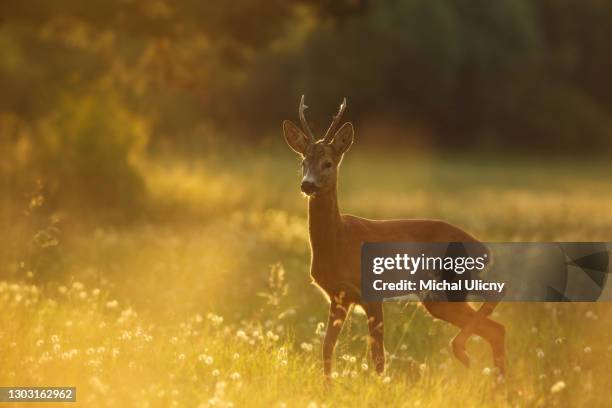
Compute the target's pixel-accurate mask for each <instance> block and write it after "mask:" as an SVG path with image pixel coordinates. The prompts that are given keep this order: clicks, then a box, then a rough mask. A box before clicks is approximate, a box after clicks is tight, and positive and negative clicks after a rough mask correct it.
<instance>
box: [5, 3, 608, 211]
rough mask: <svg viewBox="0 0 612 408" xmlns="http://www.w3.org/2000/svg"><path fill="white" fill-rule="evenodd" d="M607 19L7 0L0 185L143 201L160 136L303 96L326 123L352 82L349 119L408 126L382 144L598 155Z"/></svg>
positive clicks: (246, 131) (274, 123)
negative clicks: (147, 160) (144, 164)
mask: <svg viewBox="0 0 612 408" xmlns="http://www.w3.org/2000/svg"><path fill="white" fill-rule="evenodd" d="M611 18H612V2H608V1H600V0H586V1H582V2H574V1H569V0H544V1H540V2H534V1H528V0H499V1H495V2H491V1H485V0H477V1H473V0H472V1H467V0H440V1H436V2H431V1H426V0H392V1H382V0H343V1H331V0H294V1H281V0H273V1H266V2H260V1H256V0H236V1H232V2H225V3H218V2H202V1H196V0H186V1H181V2H170V1H168V0H154V1H145V0H107V1H91V2H87V3H83V2H81V1H76V0H58V1H54V2H48V1H42V0H32V1H28V2H20V1H17V0H4V1H3V2H2V3H1V4H0V84H2V92H1V93H0V148H2V149H3V151H7V152H9V153H8V156H9V157H8V159H6V160H5V161H4V163H3V164H2V166H1V167H0V171H2V175H3V176H5V177H3V180H2V188H3V191H4V190H5V187H7V188H8V189H9V191H11V192H17V193H18V194H21V195H23V194H24V193H23V191H22V189H26V190H27V188H26V187H24V186H26V185H30V186H32V183H33V182H34V181H35V180H39V181H42V182H43V183H44V184H45V186H48V187H47V188H48V189H49V190H50V191H49V192H50V194H49V195H48V197H49V199H50V200H51V201H52V202H53V200H55V199H57V197H59V196H60V193H61V192H64V193H67V195H70V193H73V195H76V194H74V193H78V196H79V199H80V200H85V202H86V203H91V204H97V205H100V206H102V207H103V208H115V207H121V206H125V205H126V204H130V205H132V204H134V203H137V202H138V200H139V199H138V198H136V197H138V195H140V194H142V193H143V192H144V187H143V183H142V180H141V176H140V175H139V173H138V171H137V169H136V167H135V163H136V162H137V161H138V159H139V157H140V156H141V155H142V154H143V153H144V152H146V149H145V147H146V142H147V141H150V142H151V143H150V145H149V147H148V149H151V150H167V149H182V150H183V151H191V152H198V151H202V150H203V149H206V148H207V146H210V143H212V142H215V141H216V143H219V141H224V140H225V139H224V136H226V135H228V136H229V135H231V137H233V138H235V139H239V138H243V139H244V140H248V141H251V140H258V139H262V138H263V137H264V136H265V135H267V134H270V133H271V132H278V124H279V123H280V121H281V120H282V119H285V118H287V117H290V118H294V117H295V116H296V112H295V111H296V105H297V101H298V98H299V95H300V94H302V93H305V94H307V100H308V101H309V103H310V104H311V105H312V106H313V109H312V111H309V114H310V118H311V120H312V121H313V124H314V128H315V129H319V130H321V129H323V128H324V127H325V126H327V121H328V120H329V117H330V116H331V113H332V112H334V111H335V106H337V104H338V102H339V101H340V99H341V97H342V96H344V95H346V96H347V97H348V99H349V107H350V113H349V115H350V118H351V120H354V121H356V122H358V123H366V122H368V121H370V120H378V121H381V120H382V121H383V122H384V121H388V122H389V123H394V124H398V123H399V124H400V126H396V127H395V128H394V131H393V132H392V133H394V134H393V135H385V140H388V139H394V138H395V139H398V140H401V139H404V138H408V137H413V135H409V132H408V131H407V130H405V129H410V128H413V127H415V126H416V127H417V128H419V129H425V130H426V131H425V132H423V135H420V136H419V137H421V138H424V139H427V144H430V145H433V146H434V147H438V148H443V149H455V148H458V147H462V148H474V147H479V148H482V147H486V148H497V149H506V148H508V147H512V148H519V147H520V148H521V149H526V148H534V149H540V150H546V151H557V152H566V153H567V152H574V151H576V150H577V149H583V150H589V151H595V150H601V149H602V148H608V147H609V146H610V140H611V137H610V136H611V135H612V116H611V114H612V80H611V79H610V76H609V72H610V71H611V70H612V53H610V52H609V45H608V38H612V25H610V24H608V22H609V21H610V19H611ZM373 133H376V132H372V133H370V134H369V135H368V134H365V135H364V137H365V138H366V139H367V138H368V137H370V138H371V139H372V140H379V139H380V136H381V135H379V134H373ZM379 133H380V132H379ZM387 133H388V132H387ZM360 137H361V135H360ZM24 181H28V183H29V184H28V183H24ZM65 196H66V195H65Z"/></svg>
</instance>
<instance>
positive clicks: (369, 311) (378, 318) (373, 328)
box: [362, 302, 385, 374]
mask: <svg viewBox="0 0 612 408" xmlns="http://www.w3.org/2000/svg"><path fill="white" fill-rule="evenodd" d="M362 306H363V308H364V310H365V312H366V316H367V318H368V330H369V333H370V335H369V336H368V344H369V346H370V353H371V355H372V361H373V362H374V366H375V367H376V372H377V373H378V374H382V373H383V372H384V371H385V345H384V322H383V306H382V303H381V302H377V303H365V304H363V305H362Z"/></svg>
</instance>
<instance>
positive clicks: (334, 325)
mask: <svg viewBox="0 0 612 408" xmlns="http://www.w3.org/2000/svg"><path fill="white" fill-rule="evenodd" d="M349 308H350V304H349V303H348V302H346V301H344V295H343V294H340V295H338V296H332V297H331V304H330V305H329V318H328V321H327V330H326V331H325V339H324V340H323V372H324V374H325V376H326V377H328V378H329V377H330V376H331V372H332V359H333V357H334V349H335V348H336V342H337V341H338V336H339V335H340V332H341V331H342V326H343V325H344V321H345V320H346V316H347V314H348V311H349Z"/></svg>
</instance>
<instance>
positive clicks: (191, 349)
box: [0, 151, 612, 407]
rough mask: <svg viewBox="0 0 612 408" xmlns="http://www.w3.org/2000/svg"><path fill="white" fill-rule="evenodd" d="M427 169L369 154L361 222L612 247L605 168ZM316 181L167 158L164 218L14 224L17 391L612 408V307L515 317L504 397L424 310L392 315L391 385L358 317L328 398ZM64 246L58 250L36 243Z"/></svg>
mask: <svg viewBox="0 0 612 408" xmlns="http://www.w3.org/2000/svg"><path fill="white" fill-rule="evenodd" d="M410 159H411V158H406V157H403V156H401V155H398V154H391V153H388V154H378V153H377V154H366V153H359V152H355V153H353V152H351V153H349V155H348V156H347V158H346V160H345V165H344V167H343V169H342V172H341V185H340V205H341V208H342V209H343V210H344V211H347V212H351V213H356V214H359V215H362V216H367V217H372V218H392V217H393V218H399V217H436V218H444V219H447V220H449V221H451V222H453V223H456V224H458V225H461V226H463V227H465V228H466V229H467V230H469V231H470V232H472V233H474V234H475V235H476V236H478V237H480V238H481V239H483V240H489V241H493V240H522V241H530V240H610V238H611V237H612V181H610V180H609V177H608V176H607V175H609V174H610V170H611V168H610V166H608V165H607V164H605V163H587V164H585V165H578V164H576V163H572V162H569V161H566V162H559V163H557V162H552V161H551V162H539V161H535V160H511V159H506V160H493V159H491V158H488V159H487V158H479V157H475V158H472V159H469V160H468V159H463V160H458V159H456V158H450V157H421V158H420V159H418V160H414V159H412V160H410ZM297 169H298V164H297V161H296V160H295V158H293V157H292V156H291V153H289V152H282V153H280V152H275V151H269V152H265V153H264V152H258V153H248V154H247V153H241V154H239V155H237V156H228V155H217V156H216V157H214V156H212V157H210V158H208V159H207V160H205V161H203V162H198V163H194V162H185V161H181V160H169V159H165V160H156V161H151V162H149V163H144V164H142V167H141V170H142V173H143V175H144V179H145V182H146V186H147V189H148V194H149V197H150V200H149V204H148V205H147V208H146V209H145V211H146V214H145V216H144V217H141V218H139V221H138V222H135V223H131V224H128V225H124V226H116V225H115V226H113V225H111V224H104V223H100V222H98V221H97V220H96V217H95V216H91V217H90V218H88V219H85V218H79V219H73V218H71V214H69V213H68V214H63V215H62V217H61V218H62V220H63V221H62V222H55V221H54V220H53V219H51V218H49V217H48V215H40V216H37V215H36V214H35V213H34V212H32V211H31V214H30V215H29V216H27V217H26V216H24V217H21V218H12V220H11V223H10V226H11V228H10V229H6V228H4V229H2V232H0V242H1V244H2V247H3V248H4V249H3V250H2V252H1V253H2V259H0V267H1V268H2V269H1V270H0V276H2V279H1V280H0V309H1V310H2V313H1V314H0V356H2V364H0V385H3V386H10V385H20V386H23V385H39V386H41V385H74V386H77V388H78V391H77V399H78V403H77V405H81V406H143V407H144V406H148V407H167V406H202V407H207V406H262V407H270V406H277V407H281V406H288V407H294V406H297V407H308V406H310V407H319V406H328V407H331V406H376V405H381V406H383V405H384V406H407V407H412V406H420V407H436V406H441V405H445V404H446V405H451V404H452V405H453V406H466V407H473V406H483V407H487V406H508V407H514V406H534V407H536V406H537V407H539V406H542V407H544V406H546V407H548V406H567V407H573V406H583V405H590V406H607V405H610V404H611V403H612V400H611V397H610V395H609V390H610V389H612V375H611V374H610V370H609V366H610V364H611V363H612V334H611V333H612V331H611V329H612V307H611V306H610V304H606V303H601V304H519V303H506V304H502V305H501V306H500V307H499V308H498V309H497V311H496V316H495V318H496V319H498V320H499V321H501V322H503V323H504V324H506V326H507V331H508V339H507V348H508V366H509V369H508V374H507V376H506V377H505V378H504V379H503V381H502V380H501V379H499V378H498V376H497V375H496V372H495V371H494V370H493V369H491V368H490V367H491V359H490V355H489V350H488V348H487V346H486V344H485V343H484V342H483V341H482V340H481V339H479V338H477V337H474V338H473V339H472V340H471V342H470V343H469V352H470V354H471V356H472V357H473V358H472V368H470V369H465V368H463V367H462V366H461V365H460V364H459V363H457V362H456V361H455V360H454V359H453V358H452V356H451V355H450V354H449V351H448V341H449V340H450V338H451V337H452V336H453V335H454V334H455V333H456V329H455V328H453V327H451V326H449V325H448V324H446V323H442V322H439V321H436V320H434V319H432V318H431V317H430V316H428V315H427V314H426V313H425V312H424V311H423V310H422V309H421V308H420V307H418V305H416V304H414V303H402V304H400V303H388V304H387V305H386V306H385V312H386V316H385V324H386V327H385V329H386V338H385V346H386V350H387V352H388V360H389V366H388V369H387V371H386V373H385V374H384V375H383V376H377V375H375V374H374V373H373V372H372V371H373V370H372V368H371V367H370V362H369V361H368V359H367V350H366V346H365V344H366V342H365V335H366V333H367V329H366V325H365V321H364V320H365V319H364V317H363V316H361V315H360V314H358V313H357V312H356V313H354V314H353V315H352V316H351V319H350V321H349V322H348V324H347V326H346V327H345V329H344V331H343V334H342V338H341V339H340V342H339V345H338V348H337V350H336V366H335V374H334V379H333V381H331V383H326V382H325V381H324V380H323V378H322V367H321V362H320V354H321V353H320V349H321V339H322V333H323V329H324V327H323V322H324V321H325V318H326V314H325V313H326V309H327V306H326V304H325V302H324V300H323V297H322V296H321V295H320V294H319V293H318V291H317V290H316V289H315V288H314V287H313V286H312V285H311V284H310V280H309V277H308V257H309V255H308V247H307V245H308V241H307V239H308V237H307V228H306V217H305V215H306V210H305V206H306V202H305V200H304V198H303V197H301V196H300V194H299V192H298V176H297ZM15 205H17V204H15ZM19 205H24V204H19ZM43 205H44V204H43ZM20 212H21V211H16V212H13V213H17V214H18V213H20ZM80 217H82V215H80ZM5 222H6V220H5ZM7 225H9V224H7ZM49 229H51V230H49ZM46 230H49V231H52V232H53V234H56V235H52V237H54V238H55V239H54V240H53V241H52V244H53V245H49V242H48V241H41V240H40V239H38V240H37V239H36V238H35V237H36V235H37V234H39V233H40V231H46ZM24 248H27V250H25V249H24ZM50 248H52V249H50ZM34 260H36V262H34Z"/></svg>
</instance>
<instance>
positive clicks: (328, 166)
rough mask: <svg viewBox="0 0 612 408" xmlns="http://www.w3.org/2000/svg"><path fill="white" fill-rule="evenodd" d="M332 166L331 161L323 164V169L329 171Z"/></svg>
mask: <svg viewBox="0 0 612 408" xmlns="http://www.w3.org/2000/svg"><path fill="white" fill-rule="evenodd" d="M331 166H332V162H330V161H326V162H325V163H323V168H324V169H329V168H330V167H331Z"/></svg>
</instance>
